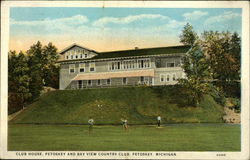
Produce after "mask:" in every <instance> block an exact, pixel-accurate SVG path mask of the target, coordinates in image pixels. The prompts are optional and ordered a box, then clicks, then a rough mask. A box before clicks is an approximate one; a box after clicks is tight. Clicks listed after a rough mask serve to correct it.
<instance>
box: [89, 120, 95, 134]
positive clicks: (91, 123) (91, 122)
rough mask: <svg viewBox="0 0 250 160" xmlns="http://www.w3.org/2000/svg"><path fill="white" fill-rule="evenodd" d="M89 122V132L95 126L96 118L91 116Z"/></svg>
mask: <svg viewBox="0 0 250 160" xmlns="http://www.w3.org/2000/svg"><path fill="white" fill-rule="evenodd" d="M88 123H89V133H90V132H92V130H93V126H94V119H92V118H91V117H90V118H89V120H88Z"/></svg>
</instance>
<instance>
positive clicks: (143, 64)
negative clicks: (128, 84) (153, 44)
mask: <svg viewBox="0 0 250 160" xmlns="http://www.w3.org/2000/svg"><path fill="white" fill-rule="evenodd" d="M137 63H138V68H149V67H150V59H139V60H138V61H137Z"/></svg>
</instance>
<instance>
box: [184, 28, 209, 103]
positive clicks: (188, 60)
mask: <svg viewBox="0 0 250 160" xmlns="http://www.w3.org/2000/svg"><path fill="white" fill-rule="evenodd" d="M180 42H182V43H184V44H186V45H190V46H191V48H190V50H189V51H188V52H187V54H186V55H185V56H184V57H183V65H182V68H183V70H184V72H185V74H186V78H184V79H180V80H179V83H180V84H182V85H183V86H184V87H186V88H187V89H188V91H189V95H190V98H191V99H192V101H193V103H194V104H195V105H198V104H199V102H200V100H201V98H202V97H203V94H204V93H206V92H208V90H209V85H208V80H209V78H210V73H209V65H208V63H207V60H206V56H205V55H204V51H203V49H202V47H201V45H200V40H199V37H198V35H197V33H196V32H194V31H193V27H192V26H191V25H190V24H187V25H186V26H185V27H184V29H183V31H182V34H181V35H180Z"/></svg>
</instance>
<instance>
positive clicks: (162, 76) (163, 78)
mask: <svg viewBox="0 0 250 160" xmlns="http://www.w3.org/2000/svg"><path fill="white" fill-rule="evenodd" d="M160 77H161V82H164V81H165V75H164V74H161V76H160Z"/></svg>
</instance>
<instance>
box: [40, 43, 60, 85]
mask: <svg viewBox="0 0 250 160" xmlns="http://www.w3.org/2000/svg"><path fill="white" fill-rule="evenodd" d="M42 55H43V62H42V65H43V66H42V68H43V71H42V72H43V79H44V85H45V86H50V87H53V88H58V87H59V86H58V84H59V66H58V65H56V61H57V60H58V58H59V56H58V54H57V48H56V47H55V46H54V45H53V44H52V43H49V44H48V45H46V46H44V47H43V49H42Z"/></svg>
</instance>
